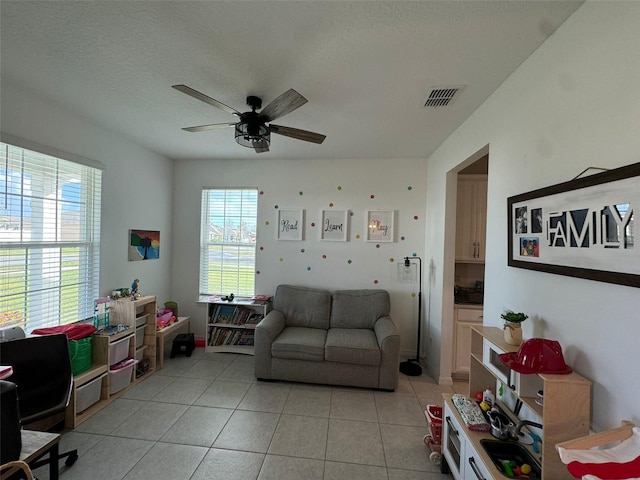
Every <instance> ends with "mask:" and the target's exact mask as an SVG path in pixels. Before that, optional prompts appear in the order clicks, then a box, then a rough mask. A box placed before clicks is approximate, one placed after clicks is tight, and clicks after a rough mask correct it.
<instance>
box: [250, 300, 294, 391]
mask: <svg viewBox="0 0 640 480" xmlns="http://www.w3.org/2000/svg"><path fill="white" fill-rule="evenodd" d="M285 326H286V321H285V318H284V314H283V313H282V312H280V311H278V310H271V311H270V312H269V313H267V315H265V317H264V318H263V319H262V320H261V321H260V323H258V325H256V332H255V335H254V340H253V356H254V357H255V358H254V365H255V368H254V372H255V375H256V378H264V379H270V378H272V376H271V345H272V344H273V341H274V340H275V339H276V338H278V335H280V333H281V332H282V331H283V330H284V327H285Z"/></svg>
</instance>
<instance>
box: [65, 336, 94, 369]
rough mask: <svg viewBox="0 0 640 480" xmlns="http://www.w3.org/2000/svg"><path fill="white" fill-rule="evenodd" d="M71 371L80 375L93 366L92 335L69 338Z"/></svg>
mask: <svg viewBox="0 0 640 480" xmlns="http://www.w3.org/2000/svg"><path fill="white" fill-rule="evenodd" d="M69 359H70V360H71V372H72V373H73V374H74V375H79V374H81V373H83V372H86V371H87V370H89V369H90V368H91V337H86V338H81V339H80V340H69Z"/></svg>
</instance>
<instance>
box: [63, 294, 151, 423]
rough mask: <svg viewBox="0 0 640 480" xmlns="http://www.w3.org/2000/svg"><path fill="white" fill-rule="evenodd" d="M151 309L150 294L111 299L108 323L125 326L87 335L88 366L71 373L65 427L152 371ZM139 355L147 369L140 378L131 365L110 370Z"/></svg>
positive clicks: (82, 419) (107, 401)
mask: <svg viewBox="0 0 640 480" xmlns="http://www.w3.org/2000/svg"><path fill="white" fill-rule="evenodd" d="M155 312H156V297H154V296H146V297H141V298H139V299H137V300H134V301H131V300H130V299H128V298H123V299H120V300H116V301H114V302H112V306H111V312H110V323H111V325H127V326H128V327H129V328H127V329H125V330H123V331H119V332H116V333H114V334H112V335H94V336H93V337H92V338H91V368H90V369H89V370H87V371H86V372H83V373H81V374H79V375H75V376H74V379H73V392H72V395H71V401H70V402H69V406H68V407H67V410H66V412H65V426H66V427H67V428H76V427H77V426H78V425H80V424H81V423H82V422H84V421H86V420H87V419H88V418H90V417H91V416H92V415H94V414H95V413H97V412H99V411H100V410H101V409H103V408H104V407H105V406H107V405H108V404H109V403H110V402H111V401H113V400H114V399H115V398H117V397H119V396H120V395H122V393H124V392H125V391H126V390H127V388H129V387H130V386H132V385H135V384H136V383H137V382H138V381H140V380H142V379H144V378H146V377H147V376H148V375H150V374H151V373H153V371H154V370H155V365H156V336H155V332H156V323H155V320H156V313H155ZM136 327H137V328H136ZM142 356H144V357H146V358H148V359H149V369H148V370H147V372H146V373H145V374H144V375H143V376H142V377H139V378H137V377H136V367H135V365H134V366H133V368H131V367H129V368H128V369H126V370H125V369H123V370H122V371H120V372H114V371H111V370H110V367H111V366H112V365H114V364H115V363H118V362H119V361H121V360H122V359H126V358H133V359H135V358H136V357H140V358H141V357H142ZM138 359H139V358H138Z"/></svg>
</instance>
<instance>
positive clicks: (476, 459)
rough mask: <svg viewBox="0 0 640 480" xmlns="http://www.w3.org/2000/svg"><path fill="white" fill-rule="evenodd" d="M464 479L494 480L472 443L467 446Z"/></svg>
mask: <svg viewBox="0 0 640 480" xmlns="http://www.w3.org/2000/svg"><path fill="white" fill-rule="evenodd" d="M464 478H465V480H492V478H493V476H492V475H491V474H490V473H489V470H488V469H487V467H486V465H485V464H484V463H483V462H482V460H481V459H480V455H478V453H477V452H476V451H475V449H474V448H473V445H471V443H467V445H466V455H465V462H464Z"/></svg>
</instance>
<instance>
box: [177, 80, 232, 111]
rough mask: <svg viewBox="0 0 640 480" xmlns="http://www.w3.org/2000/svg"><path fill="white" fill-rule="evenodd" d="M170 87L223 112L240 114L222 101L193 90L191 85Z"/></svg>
mask: <svg viewBox="0 0 640 480" xmlns="http://www.w3.org/2000/svg"><path fill="white" fill-rule="evenodd" d="M171 87H172V88H175V89H176V90H178V91H180V92H182V93H186V94H187V95H189V96H191V97H193V98H197V99H198V100H200V101H201V102H204V103H208V104H209V105H213V106H214V107H217V108H219V109H220V110H224V111H225V112H229V113H231V114H233V115H238V116H240V112H238V111H237V110H235V109H233V108H231V107H230V106H228V105H225V104H224V103H222V102H219V101H218V100H215V99H213V98H211V97H208V96H207V95H205V94H204V93H200V92H199V91H197V90H194V89H193V88H191V87H187V86H186V85H172V86H171Z"/></svg>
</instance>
